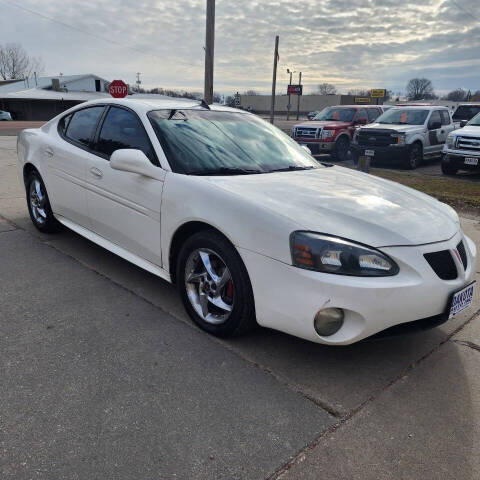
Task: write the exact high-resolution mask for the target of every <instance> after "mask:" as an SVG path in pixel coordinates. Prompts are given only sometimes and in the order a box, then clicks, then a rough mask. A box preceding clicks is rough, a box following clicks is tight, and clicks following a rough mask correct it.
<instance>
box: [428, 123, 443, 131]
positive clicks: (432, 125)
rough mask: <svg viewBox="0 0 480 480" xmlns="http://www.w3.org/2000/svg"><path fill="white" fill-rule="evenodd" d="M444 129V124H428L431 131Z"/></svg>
mask: <svg viewBox="0 0 480 480" xmlns="http://www.w3.org/2000/svg"><path fill="white" fill-rule="evenodd" d="M441 127H442V122H438V121H437V122H430V123H429V124H428V129H429V130H437V129H439V128H441Z"/></svg>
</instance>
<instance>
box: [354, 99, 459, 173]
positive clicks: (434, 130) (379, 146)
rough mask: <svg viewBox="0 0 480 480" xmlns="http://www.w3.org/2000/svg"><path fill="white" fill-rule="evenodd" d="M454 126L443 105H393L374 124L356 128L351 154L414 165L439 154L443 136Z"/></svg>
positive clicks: (410, 166)
mask: <svg viewBox="0 0 480 480" xmlns="http://www.w3.org/2000/svg"><path fill="white" fill-rule="evenodd" d="M454 129H455V126H454V124H453V122H452V118H451V116H450V111H449V110H448V108H447V107H441V106H432V105H423V106H420V107H418V106H405V107H394V108H390V109H389V110H387V111H386V112H385V113H384V114H382V115H381V116H380V117H378V118H377V120H376V121H375V123H372V124H371V125H367V126H365V127H362V128H360V129H358V130H357V132H356V134H355V138H354V140H353V142H352V153H353V155H355V156H356V157H357V158H358V157H359V156H368V157H371V159H372V162H373V161H378V160H384V161H387V162H389V163H393V162H401V163H402V164H403V165H405V166H406V167H407V168H410V169H414V168H417V167H418V166H419V165H420V163H421V162H422V161H423V159H425V158H431V157H435V156H440V155H441V153H442V149H443V145H444V143H445V141H446V139H447V135H448V134H449V133H450V132H451V131H453V130H454Z"/></svg>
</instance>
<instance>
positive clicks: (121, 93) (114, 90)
mask: <svg viewBox="0 0 480 480" xmlns="http://www.w3.org/2000/svg"><path fill="white" fill-rule="evenodd" d="M108 93H109V94H110V95H111V96H112V97H113V98H125V97H126V96H127V93H128V87H127V85H126V83H125V82H123V81H122V80H114V81H113V82H112V83H111V84H110V86H109V87H108Z"/></svg>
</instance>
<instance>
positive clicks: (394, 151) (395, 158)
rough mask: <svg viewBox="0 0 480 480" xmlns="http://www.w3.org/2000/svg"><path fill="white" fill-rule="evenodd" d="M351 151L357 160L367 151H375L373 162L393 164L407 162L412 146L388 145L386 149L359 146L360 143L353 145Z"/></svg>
mask: <svg viewBox="0 0 480 480" xmlns="http://www.w3.org/2000/svg"><path fill="white" fill-rule="evenodd" d="M350 149H351V151H352V154H353V155H354V156H356V157H357V158H358V157H360V156H362V155H364V154H365V150H373V151H374V152H375V155H374V156H373V157H372V163H373V162H385V163H392V162H402V161H404V160H406V159H407V158H408V157H409V155H410V146H409V145H404V146H394V145H387V146H384V147H378V146H367V145H359V144H358V143H352V144H351V145H350Z"/></svg>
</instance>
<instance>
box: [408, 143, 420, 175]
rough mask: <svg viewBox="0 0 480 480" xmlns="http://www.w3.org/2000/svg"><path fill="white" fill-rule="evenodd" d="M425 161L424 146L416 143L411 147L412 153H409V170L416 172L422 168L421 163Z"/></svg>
mask: <svg viewBox="0 0 480 480" xmlns="http://www.w3.org/2000/svg"><path fill="white" fill-rule="evenodd" d="M422 159H423V149H422V146H421V145H420V144H418V143H414V144H413V145H412V146H411V147H410V152H409V153H408V161H407V168H408V169H409V170H415V169H416V168H417V167H419V166H420V163H421V162H422Z"/></svg>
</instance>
